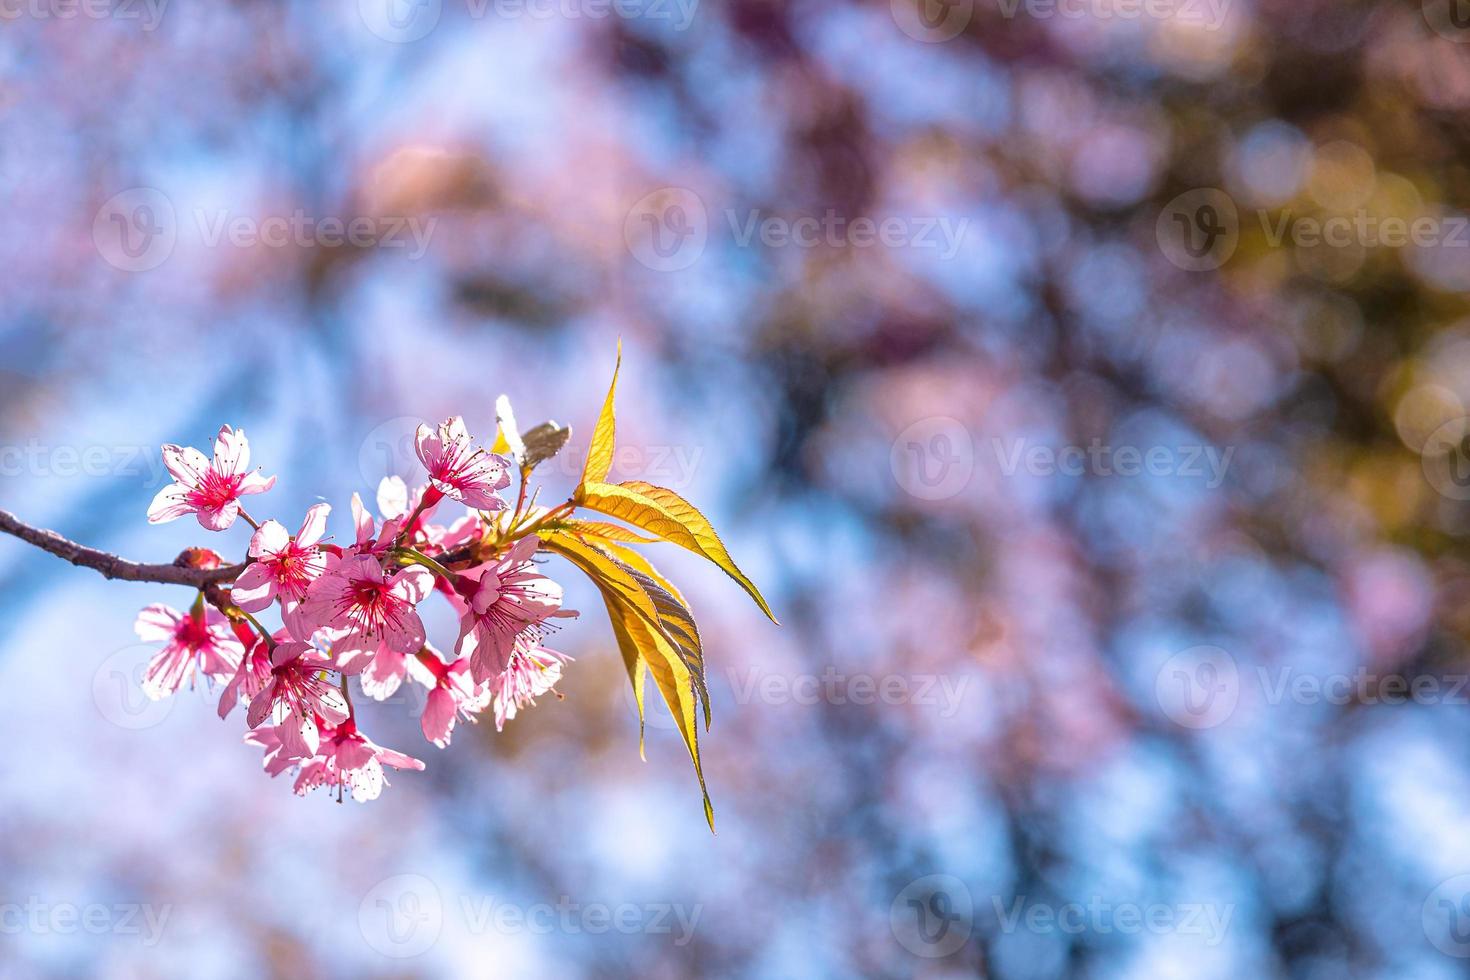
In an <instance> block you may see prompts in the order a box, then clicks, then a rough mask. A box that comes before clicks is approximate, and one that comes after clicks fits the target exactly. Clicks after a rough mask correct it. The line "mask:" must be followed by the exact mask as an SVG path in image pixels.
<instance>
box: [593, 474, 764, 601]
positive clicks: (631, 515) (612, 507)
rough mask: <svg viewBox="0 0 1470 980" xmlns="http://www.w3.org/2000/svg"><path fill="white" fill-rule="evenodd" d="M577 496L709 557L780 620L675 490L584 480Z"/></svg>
mask: <svg viewBox="0 0 1470 980" xmlns="http://www.w3.org/2000/svg"><path fill="white" fill-rule="evenodd" d="M577 499H578V501H579V502H580V503H583V504H585V505H586V506H588V507H591V508H592V509H593V510H596V511H600V512H601V513H603V514H607V515H608V516H609V517H616V518H618V519H620V520H623V521H627V522H628V523H629V524H632V525H633V526H634V527H639V528H642V529H643V530H645V531H648V532H650V533H652V534H657V535H658V536H659V537H660V538H662V539H664V540H665V541H669V542H671V543H673V544H677V545H679V546H680V547H682V548H687V549H689V550H690V551H692V552H694V553H695V554H696V555H702V556H703V557H705V558H708V559H709V560H710V561H712V562H714V563H715V564H716V565H718V566H719V567H720V568H722V569H724V571H725V574H727V575H729V576H730V577H731V578H733V579H734V580H735V581H736V582H738V583H740V587H741V588H743V589H744V590H745V591H746V592H747V593H748V594H749V595H750V597H751V598H752V599H754V600H755V603H756V605H758V606H760V608H761V612H763V613H765V614H766V616H768V617H769V618H770V620H771V622H773V623H776V622H778V620H777V619H776V617H775V614H773V613H772V612H771V607H770V606H768V605H767V604H766V600H765V597H763V596H762V595H761V594H760V590H759V589H757V588H756V587H755V583H754V582H752V581H751V580H750V579H749V578H747V577H746V575H745V573H744V572H742V571H741V570H740V568H739V567H738V566H737V565H736V564H735V560H734V559H733V558H731V557H730V552H729V551H727V550H726V549H725V545H724V542H722V541H721V540H720V536H719V535H718V534H716V533H715V529H714V527H712V526H711V525H710V522H709V519H708V518H706V517H705V516H704V515H703V514H701V513H700V512H699V510H698V509H696V508H695V506H694V505H693V504H691V503H689V501H687V500H685V499H684V498H683V497H681V496H679V495H678V494H677V493H675V492H674V491H672V490H668V489H665V488H664V487H656V486H654V485H653V484H651V483H644V482H642V481H640V480H629V481H627V482H626V483H597V482H593V483H584V484H583V485H582V486H581V487H580V488H578V497H577Z"/></svg>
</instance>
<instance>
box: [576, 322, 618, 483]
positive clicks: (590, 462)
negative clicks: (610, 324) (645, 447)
mask: <svg viewBox="0 0 1470 980" xmlns="http://www.w3.org/2000/svg"><path fill="white" fill-rule="evenodd" d="M622 366H623V342H622V341H621V340H619V341H618V360H617V363H616V364H615V365H614V366H613V378H612V384H611V385H610V386H609V387H608V389H607V399H606V400H605V401H604V402H603V403H602V414H601V415H599V416H598V417H597V428H596V429H595V430H593V432H592V444H591V445H590V446H588V447H587V463H586V465H584V466H583V467H582V482H583V483H584V484H586V483H598V482H601V481H602V480H606V479H607V474H608V472H609V471H610V470H612V462H613V437H614V435H615V433H616V430H617V419H616V417H615V413H614V410H613V401H614V398H615V397H616V395H617V393H618V371H620V370H621V369H622Z"/></svg>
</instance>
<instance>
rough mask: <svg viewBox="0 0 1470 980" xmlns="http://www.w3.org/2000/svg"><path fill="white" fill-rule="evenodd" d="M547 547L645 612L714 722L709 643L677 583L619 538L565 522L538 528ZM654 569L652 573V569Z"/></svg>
mask: <svg viewBox="0 0 1470 980" xmlns="http://www.w3.org/2000/svg"><path fill="white" fill-rule="evenodd" d="M537 533H538V534H539V535H540V537H541V539H542V541H543V542H544V543H545V545H546V547H547V548H548V549H549V550H551V551H554V552H556V553H557V554H559V555H561V556H562V557H564V558H566V559H567V560H568V561H570V562H571V563H572V564H574V565H576V566H577V567H578V568H580V569H581V570H582V572H583V573H584V574H586V575H587V577H588V578H590V579H592V581H593V582H594V583H595V584H596V585H597V586H598V588H600V589H602V590H603V591H604V592H610V593H612V594H613V595H614V596H615V597H616V598H618V599H619V600H620V601H621V602H623V603H625V604H626V605H628V606H629V607H630V608H631V609H632V610H633V611H635V612H637V613H638V614H639V616H641V617H642V619H643V621H644V622H645V623H646V624H647V625H648V626H649V627H651V628H652V630H653V631H654V632H655V633H658V634H659V635H660V637H661V638H662V639H664V640H665V641H667V642H668V644H669V647H670V648H671V649H672V650H673V652H674V653H675V654H676V655H678V656H679V657H680V658H681V659H682V661H683V663H684V667H685V668H686V669H687V670H688V671H689V673H690V675H691V678H692V680H693V682H694V684H695V686H696V687H697V688H698V690H699V694H700V697H701V698H702V702H703V704H704V727H705V728H709V726H710V722H711V719H710V707H709V691H708V689H707V688H706V687H705V679H704V645H703V641H702V640H701V639H700V636H699V627H698V626H697V625H696V624H695V622H694V614H693V613H691V612H690V611H689V608H688V606H687V605H685V603H684V600H683V598H682V597H681V596H679V595H678V594H677V591H671V590H672V589H673V586H672V585H670V586H669V587H668V588H665V587H664V582H666V581H667V580H666V579H664V578H663V576H661V575H659V574H658V572H657V571H655V570H654V568H653V566H652V565H650V564H648V562H647V561H646V560H644V559H643V556H641V555H639V554H637V553H636V552H634V551H632V550H631V549H628V548H623V547H620V546H618V545H614V544H611V543H609V544H607V545H605V546H599V545H596V544H592V543H591V542H588V541H584V540H582V539H581V538H578V537H576V536H575V535H573V534H571V533H570V532H569V531H567V530H564V529H561V528H542V529H541V530H540V531H539V532H537ZM605 548H617V549H618V551H619V552H622V553H624V554H627V555H631V556H632V557H633V558H634V560H635V561H636V563H637V564H640V565H643V566H644V567H646V568H647V569H648V572H644V571H641V570H640V569H639V568H637V567H634V566H633V565H630V564H628V563H625V562H624V561H623V560H622V559H621V558H620V557H619V556H618V555H614V554H612V553H610V552H609V551H607V550H605ZM649 573H652V574H649Z"/></svg>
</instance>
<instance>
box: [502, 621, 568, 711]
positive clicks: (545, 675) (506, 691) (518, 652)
mask: <svg viewBox="0 0 1470 980" xmlns="http://www.w3.org/2000/svg"><path fill="white" fill-rule="evenodd" d="M571 659H572V658H571V657H568V656H567V655H566V654H564V653H557V652H556V651H555V650H548V649H546V648H545V647H543V646H537V645H536V644H534V643H530V642H526V641H524V640H522V641H520V642H517V643H516V645H515V649H514V650H513V651H512V652H511V656H510V663H509V664H508V665H507V666H506V668H505V670H504V671H502V672H501V674H500V676H499V677H496V678H495V679H494V680H492V681H491V682H490V689H491V691H492V692H494V694H495V730H496V731H497V732H498V731H502V730H504V728H505V723H506V722H507V721H509V720H510V719H512V718H514V717H515V716H516V712H517V711H519V710H520V709H522V708H524V707H525V706H526V705H528V704H535V703H536V699H537V698H538V697H540V696H541V695H543V694H545V693H546V692H547V691H550V690H551V689H552V688H554V687H555V686H556V684H557V682H558V681H560V680H561V669H562V665H563V664H566V663H570V662H571ZM560 696H561V695H557V697H560Z"/></svg>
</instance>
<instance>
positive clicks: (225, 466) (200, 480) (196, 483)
mask: <svg viewBox="0 0 1470 980" xmlns="http://www.w3.org/2000/svg"><path fill="white" fill-rule="evenodd" d="M163 465H164V466H166V467H168V471H169V473H171V474H173V478H174V480H175V481H176V482H174V483H170V484H169V485H168V486H166V487H164V488H163V489H162V490H160V491H158V495H157V496H156V497H154V498H153V503H152V504H151V505H150V506H149V507H148V522H149V523H150V524H162V523H165V522H167V521H172V520H176V519H177V518H180V517H183V516H184V515H185V514H195V515H197V516H198V518H199V523H200V524H201V525H203V526H204V527H205V528H207V529H208V530H210V531H223V530H225V529H226V528H228V527H229V526H230V525H232V524H234V523H235V518H236V517H237V516H239V513H240V498H241V497H243V496H246V495H248V494H252V493H264V492H265V491H267V490H269V489H270V488H271V487H273V486H275V483H276V478H275V477H273V476H272V477H263V476H261V475H260V474H259V473H255V472H251V471H250V443H249V442H248V441H247V440H246V439H245V432H244V430H243V429H242V430H239V431H237V430H234V429H231V428H230V427H229V426H228V425H226V426H223V427H221V428H220V430H219V436H218V437H217V438H216V439H215V441H214V460H213V461H212V462H211V461H209V460H206V459H205V458H204V454H203V453H201V452H200V451H199V450H197V449H193V448H187V449H186V448H181V447H179V446H175V445H172V444H170V445H167V446H164V447H163Z"/></svg>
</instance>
